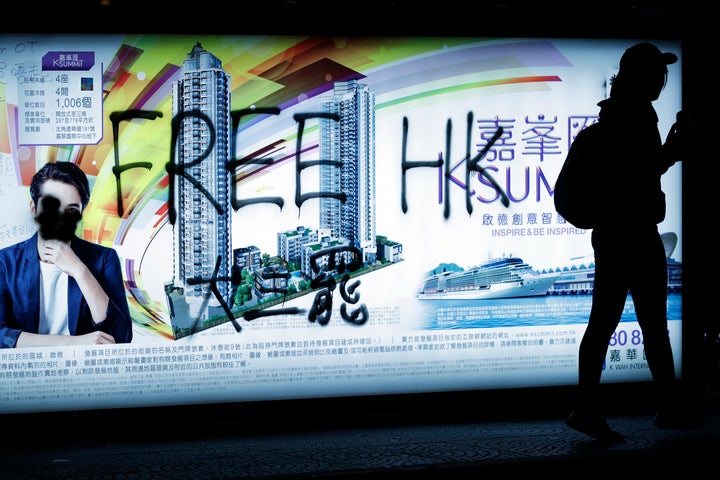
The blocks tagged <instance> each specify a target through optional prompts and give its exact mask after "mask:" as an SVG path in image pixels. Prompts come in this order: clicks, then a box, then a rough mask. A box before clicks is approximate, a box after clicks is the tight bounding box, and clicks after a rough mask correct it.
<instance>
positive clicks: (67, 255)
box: [40, 240, 110, 325]
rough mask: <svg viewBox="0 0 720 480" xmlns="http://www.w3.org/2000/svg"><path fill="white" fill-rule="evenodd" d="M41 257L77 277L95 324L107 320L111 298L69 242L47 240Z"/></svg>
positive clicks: (76, 279)
mask: <svg viewBox="0 0 720 480" xmlns="http://www.w3.org/2000/svg"><path fill="white" fill-rule="evenodd" d="M40 259H41V260H43V261H46V262H50V263H54V264H55V265H56V266H57V267H58V268H60V269H61V270H62V271H63V272H65V273H67V274H68V275H69V276H71V277H73V278H74V279H75V281H76V282H77V284H78V287H80V291H81V292H82V295H83V297H84V298H85V301H86V302H87V304H88V307H89V308H90V313H91V315H92V321H93V323H94V324H95V325H97V324H99V323H102V322H103V321H105V318H106V316H107V310H108V304H109V302H110V299H109V297H108V295H107V293H105V291H104V290H103V288H102V286H101V285H100V283H99V282H98V280H97V279H96V278H95V276H94V275H93V274H92V272H91V271H90V269H89V268H88V267H87V265H85V264H84V263H83V262H82V260H80V259H79V258H78V257H77V255H75V252H73V250H72V248H71V247H70V245H69V244H67V243H65V242H61V241H59V240H47V241H45V242H44V245H43V249H42V251H41V252H40Z"/></svg>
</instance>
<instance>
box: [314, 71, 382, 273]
mask: <svg viewBox="0 0 720 480" xmlns="http://www.w3.org/2000/svg"><path fill="white" fill-rule="evenodd" d="M321 110H322V111H323V112H326V113H335V114H337V115H339V117H340V121H334V120H328V119H321V120H320V150H319V155H320V158H321V159H322V160H335V161H340V162H342V166H341V167H340V168H337V167H335V166H330V165H323V166H321V167H320V172H319V174H320V191H321V192H323V193H328V192H331V193H345V195H346V197H347V200H346V201H345V202H342V201H340V200H337V199H335V198H328V197H321V198H320V228H321V229H327V230H330V231H331V232H332V235H333V236H336V237H340V238H345V239H347V240H348V241H349V242H350V245H352V246H354V247H357V248H359V249H360V250H362V252H363V257H364V260H365V261H369V260H374V259H375V254H376V250H377V247H376V239H375V230H376V225H375V208H376V207H375V199H376V197H375V94H373V93H372V92H370V90H369V88H368V86H367V85H364V84H361V83H358V81H357V80H349V81H345V82H336V83H335V87H334V89H333V93H332V95H330V96H328V97H326V98H324V99H322V100H321Z"/></svg>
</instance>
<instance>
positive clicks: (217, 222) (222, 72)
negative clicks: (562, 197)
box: [0, 34, 682, 413]
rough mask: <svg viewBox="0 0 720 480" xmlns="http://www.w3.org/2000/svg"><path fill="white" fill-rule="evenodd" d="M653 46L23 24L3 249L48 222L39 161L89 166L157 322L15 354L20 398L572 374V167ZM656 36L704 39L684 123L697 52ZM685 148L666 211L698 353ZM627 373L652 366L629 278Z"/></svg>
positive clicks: (618, 362) (2, 402)
mask: <svg viewBox="0 0 720 480" xmlns="http://www.w3.org/2000/svg"><path fill="white" fill-rule="evenodd" d="M633 43H635V41H634V40H632V39H628V40H620V39H614V40H597V39H592V40H589V39H545V38H503V39H493V38H465V37H463V38H433V37H427V38H426V37H387V38H386V37H356V38H353V37H347V38H341V37H332V38H330V37H289V36H288V37H285V36H276V35H273V36H226V35H223V36H220V35H218V36H210V35H200V36H193V35H106V36H105V35H30V34H27V35H23V34H13V35H4V36H0V113H1V114H0V201H1V202H2V205H3V209H2V214H1V217H0V247H5V246H9V245H12V244H14V243H17V242H19V241H21V240H25V239H27V238H29V237H30V236H31V235H33V234H34V232H35V230H36V225H35V223H34V220H33V218H32V216H31V214H30V208H29V202H30V197H29V193H28V186H29V183H30V179H31V178H32V176H33V175H34V173H35V172H36V171H37V170H38V169H39V168H40V167H42V166H43V165H44V164H45V163H46V162H73V163H75V164H77V165H78V166H80V167H81V168H82V169H83V171H84V172H85V173H86V174H87V175H88V177H89V179H90V183H91V196H90V202H89V204H88V206H87V207H86V208H85V210H84V212H83V216H82V221H81V223H80V226H79V227H78V231H77V234H78V236H80V237H81V238H84V239H85V240H88V241H91V242H94V243H98V244H102V245H105V246H109V247H112V248H113V249H115V251H117V253H118V255H119V257H120V260H121V263H122V270H123V272H122V273H123V281H124V284H125V289H126V294H127V301H128V304H129V307H130V313H131V316H132V322H133V338H132V341H131V342H130V343H125V344H121V343H118V344H115V345H97V346H91V345H88V346H76V347H38V348H35V347H33V348H5V349H0V412H2V413H12V412H32V411H46V410H64V409H94V408H100V407H102V408H109V407H129V406H133V407H137V406H156V405H181V404H194V403H212V402H242V401H253V400H276V399H297V398H312V397H333V396H358V395H371V394H372V395H376V394H393V393H416V392H417V393H420V392H442V391H451V390H476V389H502V388H516V387H535V386H555V385H571V384H574V383H575V382H576V379H577V350H578V347H579V342H580V339H581V337H582V334H583V332H584V329H585V326H586V323H587V317H588V314H589V310H590V303H591V295H590V293H591V292H592V274H593V267H594V265H593V256H592V247H591V244H590V234H591V232H590V231H589V230H582V229H577V228H575V227H573V226H572V225H570V224H569V223H567V222H566V221H565V220H564V219H563V218H561V217H560V216H559V215H558V214H557V213H556V212H555V209H554V205H553V197H552V194H553V186H554V182H555V179H556V177H557V175H558V173H559V171H560V168H561V166H562V162H563V160H564V159H565V155H566V154H567V151H568V149H569V146H570V144H571V143H572V140H573V138H574V137H575V135H576V134H577V133H578V132H579V131H580V130H582V128H584V127H585V126H587V125H589V124H591V123H593V122H595V121H597V114H598V110H599V108H598V107H597V102H599V101H601V100H603V99H604V98H606V97H607V95H608V92H609V88H610V82H611V79H612V76H613V75H614V74H615V73H616V72H617V68H618V61H619V59H620V57H621V55H622V53H623V52H624V50H625V49H626V48H628V47H629V46H631V45H632V44H633ZM655 43H656V44H657V45H658V46H659V47H660V49H661V50H663V51H671V52H673V53H675V54H677V55H678V57H679V58H680V61H679V62H678V63H677V64H675V65H671V66H670V68H669V74H668V80H667V85H666V87H665V90H664V92H663V93H662V95H661V97H660V99H659V100H658V101H656V102H655V104H654V105H655V108H656V110H657V112H658V116H659V118H660V122H659V129H660V132H661V134H662V135H663V136H664V135H665V133H666V132H667V131H668V129H669V128H670V125H671V124H672V123H673V122H674V120H675V114H676V112H677V111H679V110H681V108H682V101H681V100H682V99H681V94H680V92H681V90H682V80H681V65H682V56H681V51H680V44H679V42H673V41H657V42H655ZM681 168H682V167H681V165H680V164H676V165H675V166H673V167H671V169H670V170H669V171H668V173H666V174H665V175H664V177H663V189H664V191H665V193H666V195H667V198H668V208H667V216H666V220H665V221H664V222H663V223H662V224H661V225H660V226H659V228H660V232H661V234H662V235H663V241H664V242H665V245H666V253H667V255H668V271H669V274H670V275H669V279H670V281H669V284H668V292H669V294H668V320H669V333H670V337H671V341H672V346H673V349H674V354H675V360H676V368H677V371H678V373H679V372H680V371H681V353H682V351H681V331H682V329H681V324H682V316H681V312H682V295H681V291H682V253H681V252H682V231H681V224H682V216H681V211H682V205H681V194H682V191H681V180H682V177H681V173H682V170H681ZM613 175H622V165H614V164H613V161H612V159H608V181H607V188H608V190H609V191H611V189H612V176H613ZM617 234H618V235H619V236H622V235H623V234H624V232H622V231H618V232H617ZM627 268H633V265H628V266H627ZM603 375H604V377H603V379H604V381H607V382H625V381H644V380H649V379H650V374H649V371H648V369H647V364H646V362H645V359H644V350H643V345H642V334H641V332H640V329H639V327H638V324H637V321H636V318H635V313H634V310H633V304H632V300H631V298H628V301H627V304H626V309H625V312H624V314H623V318H622V321H621V323H620V326H619V327H618V330H617V332H616V335H615V337H614V338H613V342H612V343H611V345H610V346H609V349H608V356H607V359H606V366H605V372H604V374H603Z"/></svg>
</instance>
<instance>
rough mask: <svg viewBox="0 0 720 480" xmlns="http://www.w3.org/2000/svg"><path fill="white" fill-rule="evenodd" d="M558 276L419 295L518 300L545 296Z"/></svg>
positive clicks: (436, 297) (441, 298) (441, 297)
mask: <svg viewBox="0 0 720 480" xmlns="http://www.w3.org/2000/svg"><path fill="white" fill-rule="evenodd" d="M558 277H559V275H548V276H544V277H543V278H533V279H532V280H527V281H524V282H512V283H495V284H492V285H489V286H487V287H483V288H468V289H464V290H453V291H444V292H433V293H420V294H418V299H420V300H486V299H494V298H520V297H539V296H545V295H546V294H547V291H548V290H549V289H550V287H552V286H553V284H554V283H555V281H556V280H557V279H558Z"/></svg>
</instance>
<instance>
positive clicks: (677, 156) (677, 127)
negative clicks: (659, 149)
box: [665, 111, 690, 162]
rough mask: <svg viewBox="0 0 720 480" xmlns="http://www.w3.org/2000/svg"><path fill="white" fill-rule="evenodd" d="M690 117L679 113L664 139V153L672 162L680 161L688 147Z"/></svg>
mask: <svg viewBox="0 0 720 480" xmlns="http://www.w3.org/2000/svg"><path fill="white" fill-rule="evenodd" d="M689 136H690V116H689V115H687V114H686V113H684V112H682V111H680V112H678V113H677V115H676V117H675V123H673V124H672V126H671V127H670V130H669V131H668V134H667V137H666V139H665V151H666V152H667V155H668V156H669V157H670V159H672V161H673V162H679V161H680V160H682V158H683V156H684V155H685V152H686V151H687V148H688V147H689V145H690V139H689Z"/></svg>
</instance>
